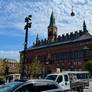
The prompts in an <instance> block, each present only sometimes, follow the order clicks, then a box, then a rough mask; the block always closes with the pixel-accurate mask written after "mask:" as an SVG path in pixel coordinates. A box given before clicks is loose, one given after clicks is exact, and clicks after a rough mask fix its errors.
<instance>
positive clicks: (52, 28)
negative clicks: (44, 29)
mask: <svg viewBox="0 0 92 92" xmlns="http://www.w3.org/2000/svg"><path fill="white" fill-rule="evenodd" d="M56 38H57V27H56V25H55V17H54V15H53V11H52V13H51V17H50V24H49V26H48V40H49V42H54V41H55V40H56Z"/></svg>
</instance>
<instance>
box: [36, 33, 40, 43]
mask: <svg viewBox="0 0 92 92" xmlns="http://www.w3.org/2000/svg"><path fill="white" fill-rule="evenodd" d="M37 41H39V36H38V34H37V36H36V42H37Z"/></svg>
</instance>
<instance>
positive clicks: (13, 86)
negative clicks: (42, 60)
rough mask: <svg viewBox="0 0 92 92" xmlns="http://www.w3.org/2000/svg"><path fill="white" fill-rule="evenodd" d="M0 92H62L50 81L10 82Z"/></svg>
mask: <svg viewBox="0 0 92 92" xmlns="http://www.w3.org/2000/svg"><path fill="white" fill-rule="evenodd" d="M51 90H52V91H51ZM0 92H64V91H62V89H61V87H60V86H59V85H58V84H57V83H56V82H54V81H52V80H29V81H26V82H18V81H15V82H11V83H8V84H6V85H5V86H3V87H2V88H0Z"/></svg>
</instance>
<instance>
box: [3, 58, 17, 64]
mask: <svg viewBox="0 0 92 92" xmlns="http://www.w3.org/2000/svg"><path fill="white" fill-rule="evenodd" d="M4 60H5V61H6V62H7V63H8V62H12V63H16V62H17V60H15V59H9V58H4Z"/></svg>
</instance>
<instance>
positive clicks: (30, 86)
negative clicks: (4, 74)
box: [15, 84, 35, 92]
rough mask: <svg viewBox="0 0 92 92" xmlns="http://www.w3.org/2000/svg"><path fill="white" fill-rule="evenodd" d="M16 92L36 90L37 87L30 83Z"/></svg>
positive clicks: (33, 91) (32, 91)
mask: <svg viewBox="0 0 92 92" xmlns="http://www.w3.org/2000/svg"><path fill="white" fill-rule="evenodd" d="M15 92H35V89H34V87H33V84H28V85H24V86H22V87H20V88H19V89H17V90H16V91H15Z"/></svg>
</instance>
